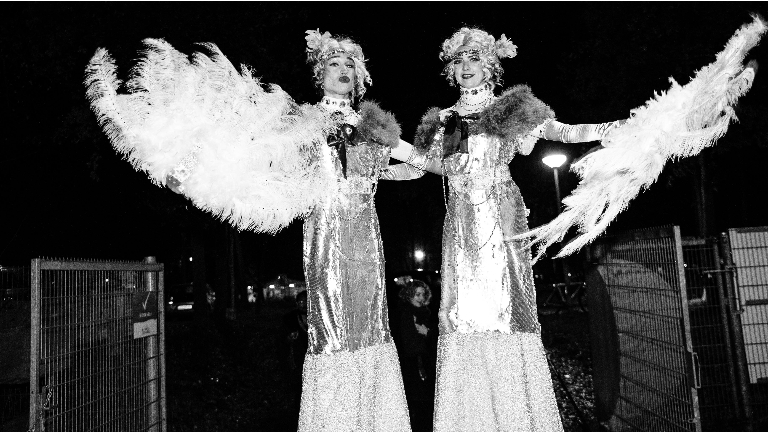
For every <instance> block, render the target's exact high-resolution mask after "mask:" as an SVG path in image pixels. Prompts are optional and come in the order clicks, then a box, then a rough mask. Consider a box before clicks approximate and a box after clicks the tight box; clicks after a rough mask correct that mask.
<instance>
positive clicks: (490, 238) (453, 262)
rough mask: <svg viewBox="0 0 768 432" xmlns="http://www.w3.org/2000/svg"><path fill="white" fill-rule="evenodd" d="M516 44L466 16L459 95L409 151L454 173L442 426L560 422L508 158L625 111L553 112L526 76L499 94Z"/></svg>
mask: <svg viewBox="0 0 768 432" xmlns="http://www.w3.org/2000/svg"><path fill="white" fill-rule="evenodd" d="M515 54H516V47H515V45H513V44H512V43H511V42H510V41H508V40H507V39H506V38H505V37H504V36H503V35H502V37H501V38H500V39H499V40H498V41H497V40H495V39H494V37H493V36H491V35H489V34H488V33H486V32H484V31H482V30H478V29H473V28H462V29H461V30H459V31H458V32H456V33H455V34H454V35H453V36H452V37H451V38H449V39H448V40H446V41H445V42H444V43H443V50H442V53H441V54H440V57H441V58H442V59H443V60H444V61H445V62H446V65H445V68H444V70H443V73H444V74H445V75H446V76H447V78H448V81H449V83H450V84H451V85H456V84H457V83H458V85H459V86H460V89H459V91H460V98H459V100H458V101H457V102H456V104H455V105H454V106H452V107H450V108H448V109H444V110H439V109H437V108H433V109H431V110H430V111H429V112H427V114H426V115H425V116H424V118H423V119H422V123H421V125H420V126H419V128H418V130H417V132H416V139H415V142H414V148H413V149H412V151H411V156H410V157H409V158H408V163H410V164H412V165H414V166H415V167H418V168H420V169H424V170H427V171H430V172H433V173H437V174H441V175H444V176H446V178H447V182H448V185H449V190H448V196H447V202H446V206H447V212H446V218H445V225H444V227H443V264H442V281H443V286H442V296H441V303H440V311H439V314H438V315H439V331H440V335H439V344H438V365H437V368H438V369H437V388H436V395H435V414H434V430H435V431H436V432H442V431H477V432H482V431H499V430H504V431H512V430H526V431H561V430H562V428H563V427H562V423H561V421H560V415H559V412H558V408H557V403H556V401H555V395H554V392H553V388H552V382H551V379H550V371H549V367H548V365H547V360H546V356H545V352H544V348H543V346H542V342H541V336H540V326H539V322H538V319H537V315H536V302H535V288H534V284H533V273H532V270H531V253H530V249H529V248H528V247H527V246H526V245H525V243H524V242H523V241H521V240H515V239H513V236H515V235H518V234H522V233H524V232H526V231H527V229H528V225H527V213H528V210H527V209H526V208H525V204H524V203H523V199H522V196H521V195H520V191H519V189H518V187H517V185H515V183H514V181H512V178H511V176H510V172H509V168H508V164H509V162H510V161H511V160H512V158H513V157H514V156H515V155H516V154H518V153H521V154H524V155H525V154H528V153H530V152H531V150H532V149H533V146H534V144H535V142H536V140H538V139H540V138H544V139H548V140H552V141H561V142H569V143H575V142H584V141H595V140H600V139H601V138H602V137H603V135H604V134H605V133H606V131H607V130H609V129H611V128H613V127H615V126H616V125H617V124H618V123H617V122H613V123H603V124H582V125H576V126H570V125H566V124H563V123H560V122H557V121H555V120H554V113H553V112H552V110H551V109H550V108H549V107H548V106H547V105H545V104H544V103H543V102H541V101H540V100H538V99H537V98H536V97H534V96H533V94H532V93H531V90H530V89H529V88H528V87H527V86H524V85H518V86H514V87H512V88H511V89H509V90H507V91H506V92H504V93H503V94H502V95H501V96H499V97H496V96H494V93H493V91H494V89H495V87H496V86H497V85H499V84H500V83H501V74H502V72H503V70H502V68H501V65H500V64H499V60H500V59H501V58H505V57H506V58H511V57H514V56H515ZM401 147H405V146H403V145H401ZM401 151H402V150H401Z"/></svg>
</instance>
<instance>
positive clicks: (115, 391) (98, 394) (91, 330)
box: [29, 257, 166, 432]
mask: <svg viewBox="0 0 768 432" xmlns="http://www.w3.org/2000/svg"><path fill="white" fill-rule="evenodd" d="M31 273H32V293H31V295H32V299H31V300H32V301H31V304H32V324H31V327H32V328H31V355H30V357H31V358H30V383H32V385H31V391H30V410H29V412H30V414H29V425H30V430H33V431H61V432H65V431H66V432H70V431H105V432H106V431H110V432H111V431H114V432H122V431H152V432H164V431H165V430H166V413H165V406H166V404H165V352H164V345H165V343H164V334H165V331H164V316H163V315H164V308H163V265H162V264H157V263H155V261H154V258H153V257H149V258H147V259H145V261H144V262H143V263H142V262H103V261H101V262H99V261H77V260H56V259H35V260H32V272H31ZM35 383H37V384H35Z"/></svg>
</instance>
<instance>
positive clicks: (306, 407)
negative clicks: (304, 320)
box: [299, 342, 411, 432]
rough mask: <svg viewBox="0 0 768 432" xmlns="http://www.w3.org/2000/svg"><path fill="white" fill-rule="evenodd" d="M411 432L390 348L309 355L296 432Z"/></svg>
mask: <svg viewBox="0 0 768 432" xmlns="http://www.w3.org/2000/svg"><path fill="white" fill-rule="evenodd" d="M310 431H311V432H318V431H323V432H346V431H349V432H353V431H354V432H410V431H411V426H410V420H409V417H408V406H407V404H406V401H405V393H404V392H403V378H402V375H401V373H400V363H399V361H398V357H397V350H396V349H395V345H394V344H393V343H391V342H389V343H383V344H378V345H374V346H371V347H367V348H363V349H359V350H356V351H353V352H346V351H344V352H337V353H333V354H308V355H307V357H306V359H305V361H304V377H303V385H302V392H301V412H300V414H299V432H310Z"/></svg>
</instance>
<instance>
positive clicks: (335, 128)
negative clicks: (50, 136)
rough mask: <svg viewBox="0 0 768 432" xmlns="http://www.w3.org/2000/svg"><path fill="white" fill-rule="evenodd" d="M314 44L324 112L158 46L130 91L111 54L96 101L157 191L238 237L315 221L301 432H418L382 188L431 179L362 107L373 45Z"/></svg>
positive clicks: (391, 127) (310, 40)
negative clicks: (395, 330) (402, 359)
mask: <svg viewBox="0 0 768 432" xmlns="http://www.w3.org/2000/svg"><path fill="white" fill-rule="evenodd" d="M306 40H307V55H308V61H309V62H310V63H311V64H312V66H313V70H314V78H315V83H316V85H317V86H318V88H320V89H321V90H322V92H323V98H322V100H321V101H320V102H319V103H318V104H315V105H306V104H305V105H299V104H296V103H295V102H294V101H293V100H292V98H291V97H290V96H289V95H287V94H286V93H285V92H284V91H282V90H281V89H280V88H279V87H277V86H269V87H267V86H264V85H263V84H262V83H261V82H259V81H258V79H256V78H254V77H253V75H252V70H251V69H250V68H248V67H247V66H243V67H242V68H241V71H238V70H236V69H235V68H234V67H233V66H232V64H231V63H230V62H229V61H228V60H227V59H226V57H224V55H223V54H222V53H221V51H219V50H218V48H217V47H216V46H215V45H213V44H204V46H205V47H206V48H207V49H208V50H209V51H210V52H211V53H212V54H203V53H200V52H196V53H194V54H193V55H191V56H187V55H186V54H183V53H180V52H178V51H176V50H175V49H174V48H173V47H172V46H171V45H170V44H168V43H167V42H165V41H163V40H159V39H147V40H145V45H146V46H147V49H146V51H144V52H143V53H142V54H143V56H142V58H141V59H140V61H139V62H138V64H137V66H136V67H135V68H134V70H133V71H132V74H131V76H132V78H131V80H130V81H129V82H128V83H127V86H126V87H127V89H128V93H127V94H118V93H117V90H118V89H119V88H120V85H121V83H120V81H119V80H117V78H116V74H115V69H116V68H115V65H114V62H113V60H112V59H111V57H110V56H109V55H108V53H107V52H106V50H103V49H99V50H98V51H97V52H96V54H95V55H94V57H93V58H92V59H91V62H90V64H89V66H88V70H87V73H86V85H87V87H88V92H87V94H88V98H89V99H90V101H91V106H92V108H93V110H94V111H95V112H96V114H97V117H98V120H99V122H100V124H101V125H102V127H103V128H104V130H105V132H106V133H107V135H108V136H109V138H110V140H111V141H112V144H113V146H114V147H115V148H116V149H117V151H119V152H120V153H123V154H124V155H126V157H127V158H128V159H129V160H130V161H131V162H132V163H133V165H134V167H135V168H136V169H137V170H141V171H143V172H145V173H147V175H148V176H149V177H150V178H151V179H152V180H153V181H154V182H155V183H156V184H158V185H166V186H169V187H170V188H171V189H173V190H174V191H175V192H177V193H182V194H184V195H185V196H187V197H188V198H190V199H191V200H192V202H193V203H194V204H195V205H196V206H198V207H200V208H202V209H204V210H207V211H209V212H211V213H213V214H214V215H216V216H218V217H219V218H221V219H226V220H228V221H229V222H230V223H232V224H233V225H235V226H236V227H237V228H239V229H248V230H253V231H256V232H267V233H274V232H276V231H278V230H280V229H282V228H283V227H285V226H287V225H288V224H289V223H291V222H292V221H293V220H295V219H296V218H306V220H305V223H304V271H305V276H306V283H307V294H308V309H309V310H308V322H309V325H308V338H309V349H308V351H307V355H306V357H305V361H304V370H303V377H302V395H301V409H300V414H299V428H298V430H299V431H313V432H314V431H333V432H336V431H371V432H410V430H411V428H410V424H409V417H408V408H407V404H406V399H405V395H404V392H403V381H402V375H401V372H400V365H399V361H398V356H397V351H396V348H395V345H394V343H393V341H392V337H391V335H390V329H389V322H388V312H387V303H386V293H385V282H384V257H383V251H382V244H381V235H380V232H379V224H378V219H377V216H376V210H375V205H374V195H375V193H376V186H377V183H378V181H379V180H380V179H387V180H408V179H410V178H415V177H418V176H421V175H422V174H423V172H421V171H419V170H416V169H414V168H413V167H412V166H410V165H407V164H400V165H395V166H392V167H389V165H388V161H389V158H390V153H392V155H393V156H397V155H398V154H399V153H398V152H400V153H402V152H403V149H408V148H409V146H407V145H406V146H404V147H401V148H399V149H398V142H399V137H400V127H399V125H398V124H397V122H396V121H395V119H394V117H393V116H392V115H391V114H389V113H386V112H384V111H382V110H381V109H380V108H379V107H378V106H377V105H376V104H374V103H372V102H360V103H358V102H359V101H360V99H361V98H362V96H363V95H364V93H365V86H366V84H370V83H371V78H370V75H369V74H368V71H367V69H366V66H365V57H364V56H363V52H362V49H361V48H360V46H359V45H358V44H356V43H354V42H353V41H351V40H350V39H342V38H334V37H332V36H331V35H330V34H329V33H327V32H326V33H325V34H320V33H319V31H315V30H310V31H307V36H306ZM390 146H391V147H392V148H390ZM406 156H407V153H406Z"/></svg>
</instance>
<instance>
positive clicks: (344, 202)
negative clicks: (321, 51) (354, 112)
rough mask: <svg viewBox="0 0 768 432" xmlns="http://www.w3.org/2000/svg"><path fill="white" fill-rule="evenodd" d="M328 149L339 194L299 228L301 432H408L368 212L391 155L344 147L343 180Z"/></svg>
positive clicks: (379, 149) (374, 147) (376, 235)
mask: <svg viewBox="0 0 768 432" xmlns="http://www.w3.org/2000/svg"><path fill="white" fill-rule="evenodd" d="M353 117H354V116H353ZM350 120H351V121H350ZM353 120H354V118H352V119H348V122H350V123H352V121H353ZM326 150H327V151H329V152H331V153H332V157H333V159H334V160H335V164H336V173H337V175H338V178H339V184H340V191H339V193H338V194H337V195H336V196H334V197H332V198H331V199H329V200H328V201H327V202H324V203H323V204H322V205H320V206H317V207H316V208H315V209H314V211H313V212H312V214H311V215H310V217H309V218H308V219H307V220H306V221H305V222H304V272H305V276H306V282H307V293H308V308H309V312H308V318H309V324H310V325H309V349H308V352H307V357H306V360H305V363H304V375H303V387H302V396H301V413H300V416H299V431H307V432H309V431H313V432H314V431H328V432H330V431H333V432H339V431H355V432H358V431H372V432H374V431H375V432H384V431H387V432H388V431H393V432H394V431H398V432H399V431H410V430H411V429H410V423H409V417H408V410H407V405H406V400H405V395H404V392H403V382H402V376H401V372H400V365H399V361H398V356H397V351H396V349H395V345H394V343H393V342H392V337H391V335H390V331H389V322H388V315H387V302H386V292H385V282H384V256H383V252H382V243H381V235H380V232H379V222H378V218H377V216H376V209H375V205H374V194H375V191H376V184H377V182H378V181H379V179H380V178H381V177H383V176H384V177H386V178H392V172H391V170H389V169H388V161H389V155H390V148H389V147H387V146H382V145H378V144H375V143H364V144H360V145H356V146H350V147H347V149H346V178H344V175H343V174H342V168H341V163H340V162H339V159H338V150H337V149H334V148H330V147H329V148H327V149H326ZM387 176H388V177H387ZM393 179H394V178H393Z"/></svg>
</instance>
